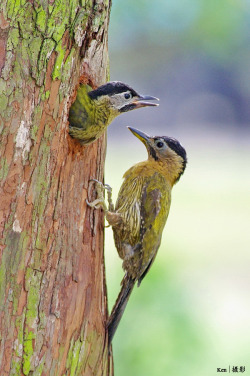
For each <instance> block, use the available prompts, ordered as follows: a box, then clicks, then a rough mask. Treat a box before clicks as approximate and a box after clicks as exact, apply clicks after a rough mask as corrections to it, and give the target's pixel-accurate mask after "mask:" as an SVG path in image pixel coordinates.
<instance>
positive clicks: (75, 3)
mask: <svg viewBox="0 0 250 376" xmlns="http://www.w3.org/2000/svg"><path fill="white" fill-rule="evenodd" d="M0 10H1V13H0V73H1V78H0V109H1V112H0V137H1V143H0V375H1V376H5V375H13V376H17V375H34V376H38V375H43V376H48V375H53V376H60V375H70V376H74V375H95V376H96V375H111V374H112V369H111V368H112V365H110V364H109V363H110V359H109V357H108V353H107V338H106V334H105V321H106V318H107V302H106V287H105V274H104V260H103V217H102V214H101V212H100V211H93V210H90V209H89V208H87V207H86V202H85V199H86V198H87V196H88V194H90V195H91V196H92V197H93V194H92V192H89V193H88V189H89V188H88V186H89V179H90V178H97V179H99V180H102V179H103V166H104V158H105V137H103V138H102V139H99V140H98V141H97V142H95V143H93V144H92V145H90V146H88V147H81V146H80V145H79V144H78V142H77V141H75V140H72V139H71V138H70V137H69V135H68V123H67V116H68V110H69V106H70V104H71V103H72V100H73V98H74V95H75V90H76V87H77V84H78V82H79V81H80V80H82V81H85V82H88V83H90V84H91V85H92V86H93V87H94V86H98V85H100V84H103V83H104V82H106V79H107V75H108V72H107V65H108V61H107V60H108V55H107V28H108V20H109V12H110V0H85V1H84V0H61V1H59V0H50V1H48V0H43V1H36V0H29V1H27V0H6V1H5V0H3V1H1V5H0Z"/></svg>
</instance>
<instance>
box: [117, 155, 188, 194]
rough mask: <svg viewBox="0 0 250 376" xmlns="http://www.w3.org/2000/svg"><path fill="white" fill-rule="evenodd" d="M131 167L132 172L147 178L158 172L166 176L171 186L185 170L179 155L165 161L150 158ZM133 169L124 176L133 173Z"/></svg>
mask: <svg viewBox="0 0 250 376" xmlns="http://www.w3.org/2000/svg"><path fill="white" fill-rule="evenodd" d="M131 169H132V173H134V174H137V175H138V176H141V177H145V178H146V177H149V176H153V175H154V173H155V172H158V173H159V174H161V175H162V176H163V177H164V178H165V180H166V182H167V184H168V185H170V186H171V187H173V185H174V184H175V183H176V182H177V180H178V179H179V177H180V175H181V174H182V172H183V171H182V164H181V163H180V161H179V159H178V157H177V159H176V160H175V159H174V158H168V159H167V160H164V161H161V160H155V159H154V158H149V159H148V160H146V161H143V162H139V163H137V164H136V165H134V166H133V167H131ZM131 169H130V170H128V171H127V172H126V173H125V175H124V177H126V175H127V174H129V173H131Z"/></svg>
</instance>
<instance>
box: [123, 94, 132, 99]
mask: <svg viewBox="0 0 250 376" xmlns="http://www.w3.org/2000/svg"><path fill="white" fill-rule="evenodd" d="M131 97H132V95H131V94H130V93H126V94H124V98H125V99H129V98H131Z"/></svg>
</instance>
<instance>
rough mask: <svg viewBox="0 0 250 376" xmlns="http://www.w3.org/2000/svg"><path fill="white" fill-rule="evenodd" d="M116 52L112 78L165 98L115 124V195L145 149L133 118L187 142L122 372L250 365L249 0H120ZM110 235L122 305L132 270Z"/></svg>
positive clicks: (113, 40) (112, 280)
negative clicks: (124, 280) (128, 272)
mask: <svg viewBox="0 0 250 376" xmlns="http://www.w3.org/2000/svg"><path fill="white" fill-rule="evenodd" d="M109 53H110V75H111V80H120V81H123V82H125V83H128V84H130V85H131V86H132V87H133V88H134V89H136V90H138V91H139V92H140V93H142V94H149V95H154V96H156V97H159V98H160V99H161V101H160V107H158V108H146V109H142V110H138V111H132V112H131V113H128V114H126V115H124V116H121V117H119V118H118V119H117V120H115V121H114V122H113V123H112V124H111V125H110V127H109V129H108V149H107V159H106V169H105V171H106V172H105V180H106V182H107V183H109V184H110V185H111V186H112V187H113V198H114V199H116V197H117V193H118V190H119V187H120V185H121V183H122V175H123V173H124V172H125V171H126V170H127V169H128V168H129V167H130V166H131V165H132V164H134V163H136V162H139V161H141V160H144V159H145V158H146V151H145V149H144V146H143V144H141V143H140V142H139V141H138V140H137V139H136V138H135V137H134V136H133V135H132V134H131V133H130V132H128V130H127V129H126V126H127V125H129V126H132V127H135V128H138V129H141V130H143V131H145V132H147V133H149V134H151V135H168V136H173V137H176V138H177V139H178V140H179V141H180V142H181V143H182V144H183V146H184V147H185V148H186V150H187V153H188V165H187V169H186V172H185V174H184V176H183V177H182V178H181V180H180V182H179V183H178V184H177V185H176V187H174V190H173V197H172V206H171V210H170V215H169V218H168V221H167V224H166V227H165V230H164V233H163V238H162V244H161V247H160V249H159V252H158V255H157V258H156V260H155V262H154V265H153V267H152V268H151V270H150V272H149V274H148V275H147V277H146V278H145V279H144V280H143V283H142V284H141V286H140V288H138V289H137V288H135V290H134V291H133V294H132V296H131V299H130V301H129V303H128V306H127V309H126V311H125V314H124V317H123V319H122V321H121V324H120V326H119V328H118V330H117V333H116V335H115V337H114V341H113V351H114V362H115V375H116V376H125V375H126V376H127V375H133V376H134V375H136V376H152V375H154V376H158V375H161V376H162V375H171V376H189V375H190V376H200V375H202V376H213V375H218V373H217V368H219V367H220V368H226V369H227V371H229V366H230V367H231V373H233V372H232V367H233V366H238V367H241V366H245V367H246V368H245V372H244V373H240V372H239V373H240V374H244V375H250V287H249V286H250V273H249V271H250V131H249V128H250V127H249V124H250V106H249V104H250V1H249V0H210V1H207V0H185V1H183V0H182V1H180V0H157V1H152V0H151V1H149V0H137V1H134V0H127V1H119V0H113V5H112V11H111V21H110V29H109ZM105 236H106V246H105V247H106V249H105V253H106V270H107V283H108V295H109V307H110V310H111V308H112V306H113V304H114V302H115V299H116V296H117V294H118V292H119V289H120V281H121V279H122V276H123V271H122V267H121V260H120V259H119V258H118V256H117V253H116V249H115V247H114V243H113V234H112V230H111V229H110V228H107V229H106V233H105ZM239 370H240V369H239Z"/></svg>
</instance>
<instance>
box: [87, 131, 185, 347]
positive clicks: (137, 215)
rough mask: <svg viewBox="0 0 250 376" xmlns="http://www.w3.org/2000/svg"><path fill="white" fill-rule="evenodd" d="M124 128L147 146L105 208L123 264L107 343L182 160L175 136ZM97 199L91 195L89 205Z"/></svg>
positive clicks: (138, 276)
mask: <svg viewBox="0 0 250 376" xmlns="http://www.w3.org/2000/svg"><path fill="white" fill-rule="evenodd" d="M129 129H130V131H131V132H132V133H133V134H134V135H135V136H136V137H138V138H139V139H140V140H141V141H142V142H143V143H144V145H145V146H146V148H147V151H148V160H146V161H144V162H140V163H137V164H136V165H134V166H133V167H131V168H130V169H129V170H128V171H127V172H126V173H125V174H124V181H123V184H122V186H121V188H120V191H119V193H118V199H117V202H116V205H115V209H114V210H113V208H112V205H111V206H110V208H109V210H108V211H107V210H106V213H105V214H106V218H107V220H108V222H109V224H110V225H111V226H112V229H113V233H114V240H115V245H116V248H117V251H118V253H119V256H120V257H121V258H122V260H123V269H124V270H125V277H124V279H123V281H122V288H121V291H120V294H119V296H118V298H117V300H116V303H115V305H114V308H113V310H112V312H111V315H110V317H109V320H108V336H109V343H111V341H112V338H113V336H114V333H115V331H116V328H117V326H118V324H119V322H120V319H121V317H122V314H123V312H124V309H125V307H126V304H127V302H128V299H129V296H130V294H131V292H132V290H133V287H134V285H135V283H136V282H137V283H138V285H139V284H140V283H141V281H142V279H143V278H144V277H145V275H146V274H147V272H148V270H149V269H150V267H151V265H152V262H153V261H154V259H155V256H156V254H157V250H158V248H159V246H160V243H161V237H162V232H163V229H164V226H165V223H166V220H167V217H168V214H169V209H170V203H171V190H172V187H173V185H174V184H175V183H176V182H177V181H178V180H179V178H180V176H181V175H182V174H183V172H184V170H185V167H186V163H187V158H186V152H185V149H184V148H183V147H182V146H181V144H180V143H179V142H178V141H177V140H175V139H173V138H170V137H164V136H159V137H150V136H148V135H146V134H145V133H143V132H141V131H139V130H136V129H133V128H129ZM109 196H110V193H109ZM101 201H102V200H98V199H97V200H95V201H94V202H93V205H92V206H95V205H96V204H97V203H101ZM109 201H110V200H109ZM95 207H96V206H95Z"/></svg>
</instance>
